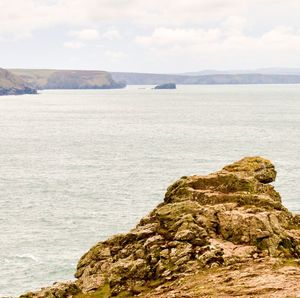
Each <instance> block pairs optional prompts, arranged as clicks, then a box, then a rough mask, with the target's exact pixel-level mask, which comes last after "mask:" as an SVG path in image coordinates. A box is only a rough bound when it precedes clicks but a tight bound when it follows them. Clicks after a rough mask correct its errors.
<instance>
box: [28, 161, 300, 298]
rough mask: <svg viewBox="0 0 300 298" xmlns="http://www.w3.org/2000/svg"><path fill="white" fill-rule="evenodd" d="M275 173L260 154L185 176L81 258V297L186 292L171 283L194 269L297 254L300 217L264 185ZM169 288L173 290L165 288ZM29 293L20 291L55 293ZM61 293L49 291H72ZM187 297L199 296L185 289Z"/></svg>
mask: <svg viewBox="0 0 300 298" xmlns="http://www.w3.org/2000/svg"><path fill="white" fill-rule="evenodd" d="M275 178H276V171H275V168H274V166H273V165H272V163H271V162H270V161H269V160H266V159H264V158H261V157H248V158H244V159H242V160H240V161H238V162H235V163H233V164H231V165H228V166H226V167H224V168H223V169H222V170H221V171H218V172H216V173H213V174H210V175H207V176H190V177H182V178H181V179H179V180H178V181H176V182H175V183H174V184H173V185H171V186H170V187H169V188H168V190H167V193H166V195H165V199H164V202H163V203H161V204H160V205H158V206H157V208H155V209H154V210H153V211H152V212H151V213H150V214H149V215H148V216H146V217H144V218H142V219H141V221H140V223H139V224H138V225H137V226H136V227H135V228H134V229H132V230H131V231H130V232H129V233H127V234H124V235H116V236H113V237H112V238H110V239H108V240H106V241H104V242H100V243H98V244H97V245H95V246H94V247H93V248H91V249H90V250H89V251H88V252H87V253H86V254H85V255H84V256H83V257H82V258H81V259H80V261H79V263H78V266H77V271H76V274H75V276H76V278H77V280H76V281H75V282H74V284H73V286H74V287H77V288H78V289H79V290H78V291H79V292H80V293H82V295H83V296H78V297H89V296H84V295H87V294H88V293H95V295H96V296H95V297H111V296H117V295H118V294H120V295H123V296H122V297H124V296H125V297H130V296H134V295H137V294H139V295H140V296H141V297H143V295H145V296H144V297H156V296H157V297H184V296H183V292H182V291H179V292H178V291H177V292H176V287H178V289H181V286H180V285H179V284H178V283H180V282H185V281H187V280H186V276H189V275H191V274H194V275H195V276H197V274H200V273H201V272H208V274H210V273H209V272H210V271H209V270H210V268H214V269H216V268H217V269H216V270H220V271H222V270H223V269H222V268H227V269H224V270H229V269H228V268H230V266H237V267H239V264H245V263H246V264H247V263H249V264H252V263H253V262H254V261H255V260H257V261H258V262H260V263H262V264H264V260H267V259H268V260H272V259H274V260H280V259H282V260H287V259H293V260H297V259H298V258H299V257H300V225H299V223H300V217H299V215H293V214H291V213H290V212H288V211H287V209H286V208H285V207H284V206H283V205H282V203H281V198H280V195H279V194H278V193H277V192H276V191H275V189H274V187H273V186H272V185H270V184H269V183H270V182H273V181H274V180H275ZM276 262H278V261H276ZM276 262H275V263H276ZM253 264H254V263H253ZM241 266H242V265H241ZM266 266H270V263H268V262H266ZM218 268H219V269H218ZM268 268H269V267H267V269H266V270H269V269H268ZM205 270H206V271H205ZM268 272H269V271H268ZM299 272H300V269H299ZM282 280H285V282H286V279H282ZM224 282H225V281H224ZM165 286H166V287H169V291H165V290H164V289H165V288H164V287H165ZM172 287H173V288H172ZM103 289H109V291H108V292H107V293H108V294H107V293H106V295H107V296H104V294H101V295H102V296H101V295H100V294H99V293H103V292H101V291H103ZM171 290H172V291H173V296H170V295H169V294H166V293H167V292H171ZM151 291H152V292H151ZM153 291H154V292H153ZM155 291H157V294H155V293H156V292H155ZM299 291H300V286H299ZM147 292H150V293H152V296H147V295H149V294H146V293H147ZM51 293H52V292H51ZM153 293H154V294H153ZM195 293H196V292H195ZM199 293H200V292H199ZM227 294H228V293H227ZM30 295H31V296H29V295H27V296H26V295H25V296H23V297H24V298H25V297H28V298H29V297H52V296H47V295H44V296H43V294H41V292H39V293H38V294H30ZM41 295H42V296H41ZM55 295H56V294H55ZM64 295H65V294H62V295H58V296H57V295H56V296H54V297H58V298H60V297H61V298H63V297H69V296H66V295H65V296H64ZM72 295H73V294H72ZM72 295H71V297H77V296H76V295H73V296H72ZM97 295H98V296H97ZM159 295H160V296H159ZM164 295H165V296H164ZM176 295H177V296H176ZM201 295H202V294H201ZM224 295H225V294H224ZM186 297H199V296H197V295H194V296H193V294H192V289H190V296H186ZM227 297H228V296H227ZM229 297H230V295H229Z"/></svg>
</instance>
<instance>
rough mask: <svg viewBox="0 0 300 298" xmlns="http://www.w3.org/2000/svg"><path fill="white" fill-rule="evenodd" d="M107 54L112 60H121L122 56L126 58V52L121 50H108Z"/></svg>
mask: <svg viewBox="0 0 300 298" xmlns="http://www.w3.org/2000/svg"><path fill="white" fill-rule="evenodd" d="M105 56H106V57H108V58H109V59H111V60H119V59H121V58H124V57H125V56H126V54H125V53H124V52H121V51H113V50H108V51H105Z"/></svg>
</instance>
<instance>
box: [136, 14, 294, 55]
mask: <svg viewBox="0 0 300 298" xmlns="http://www.w3.org/2000/svg"><path fill="white" fill-rule="evenodd" d="M232 20H233V19H230V20H228V22H227V21H226V22H225V23H224V25H223V26H222V27H219V28H215V29H203V28H164V27H160V28H157V29H155V30H154V31H153V33H152V34H151V35H146V36H138V37H136V42H137V43H139V44H141V45H144V46H146V47H151V48H155V49H164V50H172V49H173V50H174V49H177V50H178V51H179V52H180V50H183V51H189V52H199V53H203V52H207V53H209V52H211V51H218V52H220V53H221V52H222V51H224V50H233V51H237V50H238V51H244V52H249V53H251V51H253V50H260V51H270V52H274V51H276V52H278V51H280V50H287V49H289V50H293V51H295V50H300V31H299V30H296V29H293V28H291V27H277V28H274V29H272V30H270V31H267V32H265V33H263V34H262V35H260V36H256V37H254V36H251V35H247V34H246V33H245V32H244V31H243V28H245V21H244V20H242V19H237V18H236V19H234V21H233V22H232ZM240 24H243V26H241V25H240Z"/></svg>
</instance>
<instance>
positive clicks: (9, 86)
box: [0, 68, 36, 95]
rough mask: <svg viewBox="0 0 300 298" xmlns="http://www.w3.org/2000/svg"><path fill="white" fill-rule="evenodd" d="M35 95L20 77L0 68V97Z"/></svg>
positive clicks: (33, 90)
mask: <svg viewBox="0 0 300 298" xmlns="http://www.w3.org/2000/svg"><path fill="white" fill-rule="evenodd" d="M19 94H36V90H35V89H34V88H31V87H29V85H28V84H26V82H25V81H23V80H22V79H21V78H20V77H18V76H16V75H14V74H12V73H11V72H10V71H8V70H5V69H2V68H0V95H19Z"/></svg>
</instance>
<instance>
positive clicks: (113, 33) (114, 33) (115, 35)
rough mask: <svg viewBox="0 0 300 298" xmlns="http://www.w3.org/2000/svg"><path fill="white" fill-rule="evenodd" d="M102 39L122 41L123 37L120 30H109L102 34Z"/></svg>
mask: <svg viewBox="0 0 300 298" xmlns="http://www.w3.org/2000/svg"><path fill="white" fill-rule="evenodd" d="M102 37H103V38H105V39H108V40H115V39H120V38H121V35H120V33H119V31H118V30H108V31H106V32H104V33H103V34H102Z"/></svg>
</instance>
